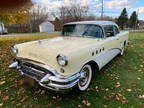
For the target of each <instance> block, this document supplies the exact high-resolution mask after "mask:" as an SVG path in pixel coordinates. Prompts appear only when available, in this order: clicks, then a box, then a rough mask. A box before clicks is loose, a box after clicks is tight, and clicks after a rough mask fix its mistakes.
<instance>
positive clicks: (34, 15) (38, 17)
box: [28, 5, 49, 32]
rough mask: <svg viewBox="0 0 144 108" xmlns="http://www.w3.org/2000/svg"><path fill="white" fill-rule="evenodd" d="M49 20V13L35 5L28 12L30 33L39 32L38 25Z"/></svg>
mask: <svg viewBox="0 0 144 108" xmlns="http://www.w3.org/2000/svg"><path fill="white" fill-rule="evenodd" d="M48 19H49V13H48V11H47V9H46V8H45V7H42V6H40V5H35V6H34V8H32V9H31V10H30V11H29V19H28V22H29V26H30V30H31V32H39V24H40V23H42V22H44V21H45V20H48Z"/></svg>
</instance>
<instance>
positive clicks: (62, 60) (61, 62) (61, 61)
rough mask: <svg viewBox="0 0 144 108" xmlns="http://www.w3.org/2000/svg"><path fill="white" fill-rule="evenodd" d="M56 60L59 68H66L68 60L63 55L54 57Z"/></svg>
mask: <svg viewBox="0 0 144 108" xmlns="http://www.w3.org/2000/svg"><path fill="white" fill-rule="evenodd" d="M56 59H57V63H58V64H59V65H60V66H62V67H65V66H67V64H68V59H67V57H66V56H65V55H63V54H59V55H58V56H57V57H56Z"/></svg>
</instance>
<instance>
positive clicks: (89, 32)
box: [10, 21, 129, 91]
mask: <svg viewBox="0 0 144 108" xmlns="http://www.w3.org/2000/svg"><path fill="white" fill-rule="evenodd" d="M61 34H62V36H60V37H56V38H52V39H44V40H39V41H33V42H27V43H22V44H18V45H15V46H13V48H12V49H13V52H14V53H15V55H16V58H15V62H14V63H13V64H11V65H10V68H16V69H17V70H18V71H19V72H20V73H21V75H26V76H28V77H30V78H32V79H34V80H36V81H37V82H38V83H39V84H40V85H41V86H43V87H45V88H48V89H51V90H54V91H60V90H66V89H70V88H72V87H74V86H77V87H78V89H79V90H80V91H84V90H86V89H87V88H88V87H89V85H90V82H91V79H92V74H93V72H96V71H95V70H100V69H101V68H102V67H104V66H105V65H106V64H107V63H108V62H110V61H111V60H112V59H113V58H114V57H115V56H117V55H123V54H124V49H125V47H126V45H127V43H128V35H129V32H120V31H119V27H118V26H117V24H115V23H114V22H111V21H82V22H72V23H67V24H65V25H64V27H63V30H62V33H61Z"/></svg>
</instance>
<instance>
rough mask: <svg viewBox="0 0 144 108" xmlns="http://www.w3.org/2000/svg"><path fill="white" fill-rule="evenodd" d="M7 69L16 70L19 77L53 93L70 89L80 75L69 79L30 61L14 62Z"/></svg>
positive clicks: (47, 67) (49, 68) (77, 74)
mask: <svg viewBox="0 0 144 108" xmlns="http://www.w3.org/2000/svg"><path fill="white" fill-rule="evenodd" d="M26 63H28V64H26ZM9 68H16V69H17V70H18V71H19V72H20V73H21V75H26V76H28V77H30V78H32V79H34V80H36V81H37V82H38V83H39V84H40V85H41V86H42V87H44V88H47V89H50V90H53V91H61V90H66V89H71V88H72V87H74V86H75V85H76V84H77V83H78V81H79V79H80V76H81V75H80V73H76V74H75V75H72V76H71V77H64V76H61V75H59V74H58V72H57V71H56V70H54V69H53V68H51V67H49V66H46V65H44V64H39V63H35V62H30V61H28V62H25V61H16V62H14V63H13V64H12V65H10V66H9Z"/></svg>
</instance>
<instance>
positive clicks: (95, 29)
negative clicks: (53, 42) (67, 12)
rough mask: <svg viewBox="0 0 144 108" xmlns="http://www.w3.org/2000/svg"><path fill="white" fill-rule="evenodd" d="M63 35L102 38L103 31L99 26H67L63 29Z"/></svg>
mask: <svg viewBox="0 0 144 108" xmlns="http://www.w3.org/2000/svg"><path fill="white" fill-rule="evenodd" d="M62 35H63V36H83V37H84V36H86V37H95V38H102V37H103V30H102V28H101V27H100V26H97V25H88V24H79V25H78V24H72V25H65V26H64V27H63V31H62Z"/></svg>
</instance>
